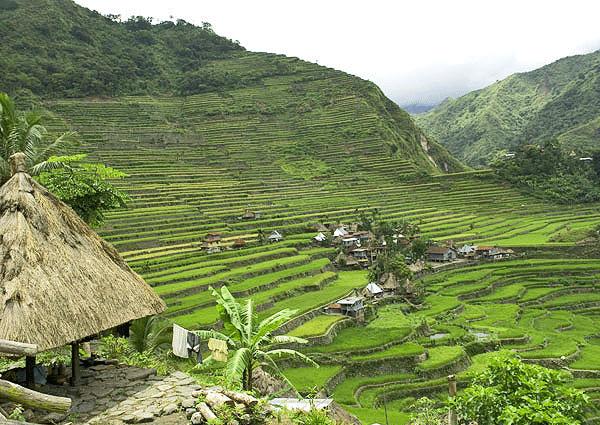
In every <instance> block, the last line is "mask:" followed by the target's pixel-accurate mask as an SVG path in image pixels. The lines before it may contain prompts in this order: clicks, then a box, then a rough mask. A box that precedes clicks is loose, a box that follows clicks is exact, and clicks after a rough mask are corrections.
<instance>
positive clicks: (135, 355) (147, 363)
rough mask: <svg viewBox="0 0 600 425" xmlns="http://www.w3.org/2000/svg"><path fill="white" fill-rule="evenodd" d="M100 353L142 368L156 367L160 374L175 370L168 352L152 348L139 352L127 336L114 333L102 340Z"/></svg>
mask: <svg viewBox="0 0 600 425" xmlns="http://www.w3.org/2000/svg"><path fill="white" fill-rule="evenodd" d="M100 342H101V343H100V348H99V350H98V354H99V355H100V356H102V357H106V358H109V359H116V360H118V361H119V362H120V363H123V364H126V365H130V366H136V367H141V368H154V369H156V371H157V373H158V374H159V375H166V374H168V373H169V372H171V371H172V370H173V365H172V363H171V362H169V360H168V359H167V353H157V352H152V351H150V350H146V351H143V352H139V351H137V350H136V348H135V347H134V346H133V345H132V343H131V341H129V340H128V339H127V338H119V337H115V336H113V335H108V336H105V337H103V338H102V339H101V341H100Z"/></svg>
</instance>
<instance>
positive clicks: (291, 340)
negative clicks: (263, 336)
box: [271, 335, 308, 344]
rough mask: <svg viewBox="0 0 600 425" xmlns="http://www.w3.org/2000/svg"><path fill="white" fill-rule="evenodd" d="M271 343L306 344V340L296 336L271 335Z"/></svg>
mask: <svg viewBox="0 0 600 425" xmlns="http://www.w3.org/2000/svg"><path fill="white" fill-rule="evenodd" d="M271 344H308V341H307V340H306V339H304V338H298V337H297V336H290V335H274V336H273V337H271Z"/></svg>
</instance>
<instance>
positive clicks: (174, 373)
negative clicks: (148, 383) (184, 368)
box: [171, 371, 189, 379]
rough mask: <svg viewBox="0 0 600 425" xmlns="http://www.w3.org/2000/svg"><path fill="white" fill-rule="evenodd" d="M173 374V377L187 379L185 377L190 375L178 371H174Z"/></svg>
mask: <svg viewBox="0 0 600 425" xmlns="http://www.w3.org/2000/svg"><path fill="white" fill-rule="evenodd" d="M171 376H172V377H173V378H176V379H185V378H187V377H188V376H189V375H188V374H187V373H184V372H180V371H177V372H173V373H172V374H171Z"/></svg>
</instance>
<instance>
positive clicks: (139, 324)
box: [129, 316, 173, 353]
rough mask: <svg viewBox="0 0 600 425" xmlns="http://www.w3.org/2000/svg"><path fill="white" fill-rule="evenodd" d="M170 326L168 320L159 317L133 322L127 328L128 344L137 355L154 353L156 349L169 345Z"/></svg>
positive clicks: (149, 317)
mask: <svg viewBox="0 0 600 425" xmlns="http://www.w3.org/2000/svg"><path fill="white" fill-rule="evenodd" d="M172 326H173V324H172V323H171V322H170V321H169V320H167V319H164V318H162V317H160V316H147V317H144V318H142V319H137V320H134V321H133V322H132V323H131V326H130V327H129V343H130V344H131V346H132V347H133V348H134V349H135V350H136V351H137V352H138V353H143V352H150V353H154V352H155V351H156V350H157V349H159V348H162V347H168V346H169V345H170V343H171V340H172V333H171V332H170V331H171V329H172Z"/></svg>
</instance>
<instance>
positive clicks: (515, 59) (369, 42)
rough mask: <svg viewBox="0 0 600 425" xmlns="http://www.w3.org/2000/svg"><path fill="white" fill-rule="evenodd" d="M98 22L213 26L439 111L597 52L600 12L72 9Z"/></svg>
mask: <svg viewBox="0 0 600 425" xmlns="http://www.w3.org/2000/svg"><path fill="white" fill-rule="evenodd" d="M75 1H76V2H77V3H79V4H81V5H83V6H86V7H89V8H91V9H95V10H98V11H99V12H101V13H105V14H106V13H117V14H121V15H122V16H124V17H127V16H131V15H143V16H152V17H155V18H157V19H158V20H166V19H170V17H171V16H172V17H174V18H182V19H185V20H186V21H189V22H192V23H195V24H200V23H201V22H202V21H208V22H210V23H212V24H213V27H214V29H215V31H216V32H217V33H219V34H220V35H223V36H226V37H228V38H231V39H234V40H239V41H240V42H241V43H242V45H243V46H245V47H246V48H248V49H249V50H254V51H266V52H273V53H282V54H286V55H290V56H297V57H300V58H302V59H305V60H309V61H313V62H318V63H320V64H322V65H326V66H330V67H334V68H337V69H341V70H344V71H346V72H350V73H352V74H355V75H358V76H360V77H362V78H366V79H369V80H372V81H374V82H375V83H377V84H379V85H380V86H381V87H382V89H383V90H384V91H385V92H386V94H388V96H390V97H391V98H392V99H394V100H395V101H397V102H398V103H400V104H406V103H413V102H419V101H424V102H437V101H440V100H442V99H444V98H446V97H448V96H458V95H460V94H463V93H465V92H467V91H470V90H473V89H477V88H481V87H483V86H485V85H487V84H490V83H492V82H494V81H495V80H497V79H501V78H504V77H506V76H508V75H510V74H511V73H514V72H521V71H527V70H531V69H535V68H537V67H539V66H542V65H544V64H546V63H549V62H552V61H554V60H556V59H559V58H560V57H563V56H567V55H572V54H578V53H587V52H590V51H593V50H596V49H598V48H600V34H599V32H598V26H597V17H598V16H600V2H592V1H588V0H570V1H569V2H564V1H562V0H561V1H558V0H548V1H535V0H531V1H522V0H505V1H502V2H500V1H477V0H453V1H446V0H421V1H419V2H399V1H398V2H391V1H386V0H371V1H362V0H360V1H359V0H327V1H324V0H304V1H285V2H284V1H281V0H256V1H252V2H249V1H246V0H203V1H189V0H170V1H169V2H164V1H149V0H128V1H126V2H125V1H122V0H75Z"/></svg>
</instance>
